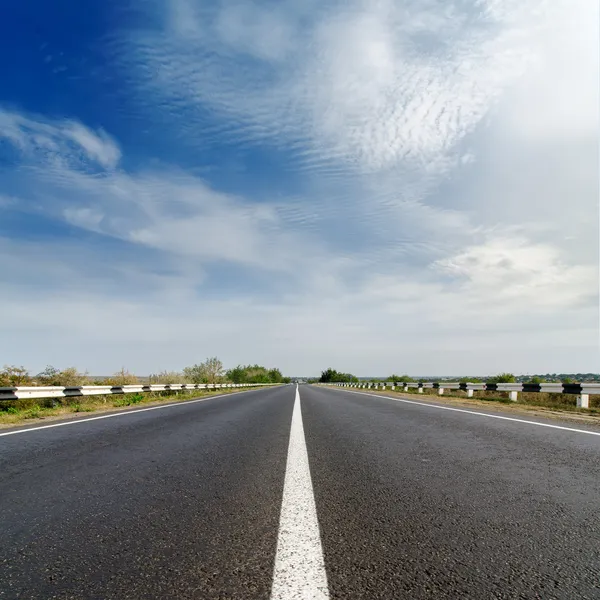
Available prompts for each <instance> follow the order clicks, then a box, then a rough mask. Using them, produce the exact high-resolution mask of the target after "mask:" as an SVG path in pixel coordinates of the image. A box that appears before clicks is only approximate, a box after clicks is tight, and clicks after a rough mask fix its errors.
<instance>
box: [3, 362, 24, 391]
mask: <svg viewBox="0 0 600 600" xmlns="http://www.w3.org/2000/svg"><path fill="white" fill-rule="evenodd" d="M30 383H31V377H30V375H29V371H28V370H27V369H26V368H25V367H17V366H16V365H4V368H3V369H2V370H1V371H0V387H17V386H19V385H28V384H30Z"/></svg>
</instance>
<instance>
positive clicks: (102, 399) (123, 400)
mask: <svg viewBox="0 0 600 600" xmlns="http://www.w3.org/2000/svg"><path fill="white" fill-rule="evenodd" d="M289 381H290V379H289V377H284V376H283V375H282V374H281V371H280V370H279V369H276V368H272V369H269V368H267V367H263V366H260V365H238V366H237V367H234V368H232V369H229V370H225V369H224V367H223V363H222V362H221V361H220V360H219V359H218V358H216V357H211V358H207V359H206V360H205V361H204V362H201V363H197V364H194V365H191V366H189V367H185V368H184V369H182V370H181V371H162V372H160V373H154V374H151V375H149V376H146V377H144V376H136V375H135V374H133V373H131V372H130V371H129V370H127V369H126V368H124V367H123V368H121V369H120V370H119V371H117V372H116V373H113V374H112V375H110V376H107V377H98V376H95V377H94V376H90V375H89V373H88V372H81V371H79V370H78V369H76V368H75V367H67V368H65V369H58V368H56V367H53V366H48V367H46V368H45V369H44V370H43V371H41V372H40V373H37V374H35V375H32V374H31V373H30V372H29V371H28V370H27V369H26V368H25V367H21V366H11V365H7V366H5V367H4V368H3V369H2V370H0V387H19V386H60V387H80V386H88V385H110V386H117V387H118V386H123V385H136V384H144V385H147V384H158V385H168V384H178V383H188V384H215V383H236V384H239V383H254V384H261V383H264V384H269V383H289ZM233 392H239V390H238V389H236V388H232V389H227V388H225V389H219V390H216V391H208V390H194V391H175V390H173V391H160V392H144V393H138V394H116V395H115V394H107V395H99V396H96V395H94V396H74V397H67V398H35V399H34V398H19V399H11V400H0V426H2V425H5V426H6V425H16V424H19V423H23V422H27V421H29V420H33V419H46V418H49V417H54V418H56V417H64V416H68V415H71V414H73V413H86V412H96V411H106V410H114V409H116V408H126V407H130V406H135V405H138V404H148V403H160V402H165V401H180V400H190V399H193V398H202V397H204V396H211V395H214V394H226V393H233Z"/></svg>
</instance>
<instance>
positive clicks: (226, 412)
mask: <svg viewBox="0 0 600 600" xmlns="http://www.w3.org/2000/svg"><path fill="white" fill-rule="evenodd" d="M294 389H295V388H294V387H293V386H285V387H283V388H275V389H273V388H272V389H267V390H257V391H249V392H244V393H241V394H238V395H235V396H233V395H232V396H222V397H214V398H210V399H207V400H205V401H203V402H199V403H195V404H186V405H182V406H172V407H169V408H165V409H164V410H155V411H149V412H142V413H137V414H130V415H127V416H124V417H116V418H111V419H105V420H99V421H91V422H89V423H79V424H77V425H69V426H66V427H57V428H52V429H46V430H42V431H35V432H31V433H26V434H18V435H13V436H7V437H0V598H10V599H13V598H19V599H21V598H35V599H42V598H43V599H46V598H61V599H62V598H73V599H87V598H94V599H98V600H104V599H120V600H125V599H130V598H131V599H142V598H148V599H154V598H179V599H187V598H194V599H198V598H242V599H243V598H268V597H269V594H270V589H271V581H272V571H273V564H274V556H275V549H276V544H277V531H278V524H279V512H280V508H281V498H282V494H283V481H284V475H285V465H286V460H287V446H288V441H289V429H290V422H291V418H292V409H293V404H294Z"/></svg>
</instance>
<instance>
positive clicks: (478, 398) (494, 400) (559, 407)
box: [356, 388, 600, 417]
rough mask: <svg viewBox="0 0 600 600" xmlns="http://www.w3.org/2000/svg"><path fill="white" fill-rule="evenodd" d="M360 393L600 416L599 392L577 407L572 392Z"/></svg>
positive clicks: (427, 391)
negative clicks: (512, 395)
mask: <svg viewBox="0 0 600 600" xmlns="http://www.w3.org/2000/svg"><path fill="white" fill-rule="evenodd" d="M356 391H359V392H362V391H364V392H367V391H368V392H369V393H379V394H397V395H400V396H408V395H411V396H416V397H417V398H427V399H428V400H433V399H435V400H439V401H440V402H444V400H446V399H448V400H452V401H455V402H456V401H462V403H463V404H471V405H473V404H475V405H479V406H482V405H483V404H491V405H503V407H511V408H516V409H521V410H537V409H541V410H544V409H545V410H549V411H564V412H568V413H572V414H580V415H590V416H596V417H600V395H591V396H590V408H577V406H576V396H575V395H573V394H549V393H547V392H519V395H518V401H517V402H513V401H512V400H510V398H509V397H508V392H492V391H475V392H473V397H471V398H468V397H467V392H464V391H461V390H448V389H446V391H445V392H444V395H443V396H439V395H438V393H437V390H433V389H427V388H425V389H424V390H423V393H422V394H419V393H418V391H417V390H416V389H415V388H409V389H408V391H407V392H404V391H402V390H400V391H398V390H394V391H391V390H389V389H388V390H385V391H383V390H366V389H365V390H363V389H358V390H356Z"/></svg>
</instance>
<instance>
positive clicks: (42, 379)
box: [0, 356, 290, 387]
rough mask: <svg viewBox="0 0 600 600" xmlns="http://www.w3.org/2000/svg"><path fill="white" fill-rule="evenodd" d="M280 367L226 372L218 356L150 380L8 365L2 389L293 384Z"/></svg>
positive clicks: (0, 379)
mask: <svg viewBox="0 0 600 600" xmlns="http://www.w3.org/2000/svg"><path fill="white" fill-rule="evenodd" d="M289 382H290V378H289V377H284V376H283V375H282V373H281V371H280V370H279V369H277V368H268V367H263V366H261V365H256V364H255V365H238V366H237V367H234V368H232V369H228V370H226V369H225V368H224V366H223V363H222V362H221V361H220V360H219V359H218V358H217V357H216V356H213V357H210V358H207V359H206V360H205V361H203V362H200V363H197V364H194V365H191V366H189V367H185V368H183V369H182V370H181V371H161V372H159V373H152V374H151V375H149V376H148V377H138V376H137V375H135V374H134V373H131V372H130V371H129V370H128V369H126V368H125V367H123V368H122V369H120V370H119V371H117V372H116V373H113V374H112V375H110V376H108V377H92V376H90V375H89V373H88V372H87V371H85V372H81V371H79V370H78V369H77V368H75V367H67V368H64V369H58V368H56V367H54V366H48V367H46V368H45V369H44V370H43V371H41V372H40V373H37V374H31V373H30V372H29V370H28V369H26V368H25V367H23V366H15V365H5V366H4V368H3V369H1V370H0V387H18V386H27V385H33V386H36V385H39V386H52V385H55V386H61V387H77V386H82V385H112V386H121V385H135V384H138V383H149V384H163V385H167V384H172V383H194V384H196V383H211V384H212V383H289Z"/></svg>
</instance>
